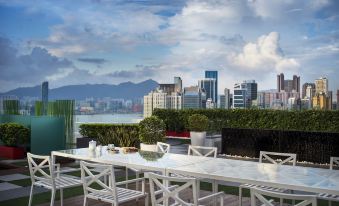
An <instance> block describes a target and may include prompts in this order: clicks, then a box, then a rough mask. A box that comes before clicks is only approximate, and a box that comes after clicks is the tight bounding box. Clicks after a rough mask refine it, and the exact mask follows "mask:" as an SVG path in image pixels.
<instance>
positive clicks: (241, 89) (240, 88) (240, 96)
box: [233, 83, 247, 109]
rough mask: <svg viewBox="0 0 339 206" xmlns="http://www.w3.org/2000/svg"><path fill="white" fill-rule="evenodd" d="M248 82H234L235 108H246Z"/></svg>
mask: <svg viewBox="0 0 339 206" xmlns="http://www.w3.org/2000/svg"><path fill="white" fill-rule="evenodd" d="M246 90H247V89H246V84H239V83H236V84H234V94H233V108H240V109H244V108H246Z"/></svg>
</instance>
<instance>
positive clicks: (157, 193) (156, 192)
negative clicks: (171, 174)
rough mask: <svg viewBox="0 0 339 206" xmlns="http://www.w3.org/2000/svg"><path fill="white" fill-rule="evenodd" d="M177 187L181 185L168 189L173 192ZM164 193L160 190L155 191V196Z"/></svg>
mask: <svg viewBox="0 0 339 206" xmlns="http://www.w3.org/2000/svg"><path fill="white" fill-rule="evenodd" d="M177 187H179V185H171V186H169V187H167V189H168V190H169V191H172V190H174V189H175V188H177ZM163 192H164V191H162V190H158V191H155V192H154V193H155V195H159V194H162V193H163Z"/></svg>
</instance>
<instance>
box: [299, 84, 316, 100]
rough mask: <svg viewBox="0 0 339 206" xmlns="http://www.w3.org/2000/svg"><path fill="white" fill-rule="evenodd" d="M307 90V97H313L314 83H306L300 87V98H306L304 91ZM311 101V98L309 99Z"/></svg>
mask: <svg viewBox="0 0 339 206" xmlns="http://www.w3.org/2000/svg"><path fill="white" fill-rule="evenodd" d="M307 88H309V92H310V93H309V96H308V97H313V96H314V95H315V84H314V83H308V82H306V83H305V84H303V86H302V91H301V98H305V97H306V95H307V94H306V93H307V92H306V89H307ZM311 99H312V98H311Z"/></svg>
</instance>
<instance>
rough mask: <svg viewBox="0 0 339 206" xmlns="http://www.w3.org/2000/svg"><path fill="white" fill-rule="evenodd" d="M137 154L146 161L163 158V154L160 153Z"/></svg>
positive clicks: (145, 152)
mask: <svg viewBox="0 0 339 206" xmlns="http://www.w3.org/2000/svg"><path fill="white" fill-rule="evenodd" d="M139 154H140V156H141V157H142V158H144V159H145V160H147V161H151V162H154V161H157V160H158V159H160V158H162V156H164V153H161V152H150V151H142V150H140V151H139Z"/></svg>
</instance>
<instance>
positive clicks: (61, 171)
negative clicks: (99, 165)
mask: <svg viewBox="0 0 339 206" xmlns="http://www.w3.org/2000/svg"><path fill="white" fill-rule="evenodd" d="M77 171H81V169H80V168H73V169H67V170H59V171H58V172H56V173H60V174H63V173H69V172H77Z"/></svg>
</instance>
